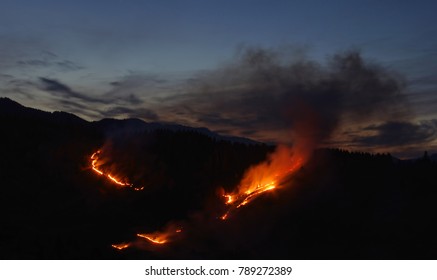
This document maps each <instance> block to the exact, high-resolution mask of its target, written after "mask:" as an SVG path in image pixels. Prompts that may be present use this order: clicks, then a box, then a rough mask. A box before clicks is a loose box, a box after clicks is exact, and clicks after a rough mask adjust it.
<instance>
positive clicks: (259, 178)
mask: <svg viewBox="0 0 437 280" xmlns="http://www.w3.org/2000/svg"><path fill="white" fill-rule="evenodd" d="M303 159H304V157H303V155H299V154H298V153H296V152H295V151H293V150H292V149H291V148H289V147H285V146H278V148H277V149H276V150H275V152H273V153H272V154H271V155H270V156H269V158H268V159H267V160H266V161H264V162H262V163H260V164H258V165H256V166H253V167H251V168H249V169H248V170H247V171H246V173H245V174H244V176H243V179H242V180H241V182H240V184H239V186H238V188H237V189H236V190H235V191H234V192H232V193H230V194H225V195H224V197H225V199H226V201H225V204H226V205H229V209H228V211H227V212H226V213H225V214H224V215H223V216H221V217H220V219H222V220H226V219H227V218H228V217H229V214H230V212H232V211H233V210H235V209H237V208H240V207H242V206H244V205H246V204H248V203H250V202H251V201H252V200H254V199H255V198H257V197H258V196H259V195H261V194H263V193H265V192H269V191H272V190H274V189H277V188H278V187H280V186H281V183H282V181H283V180H284V179H285V178H286V177H287V176H288V175H290V174H292V173H294V172H295V171H297V170H298V169H299V167H301V165H302V163H303Z"/></svg>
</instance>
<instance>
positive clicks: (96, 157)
mask: <svg viewBox="0 0 437 280" xmlns="http://www.w3.org/2000/svg"><path fill="white" fill-rule="evenodd" d="M100 154H101V151H100V150H98V151H97V152H95V153H93V154H92V155H91V168H92V169H93V171H94V172H95V173H97V174H98V175H100V176H104V177H106V178H108V179H109V180H110V181H112V182H113V183H115V184H117V185H119V186H122V187H130V188H132V189H133V190H135V191H141V190H143V189H144V187H134V185H133V184H131V183H127V182H123V181H121V180H119V179H117V178H115V177H114V175H112V174H110V173H107V172H105V171H103V170H102V169H99V167H98V166H99V155H100Z"/></svg>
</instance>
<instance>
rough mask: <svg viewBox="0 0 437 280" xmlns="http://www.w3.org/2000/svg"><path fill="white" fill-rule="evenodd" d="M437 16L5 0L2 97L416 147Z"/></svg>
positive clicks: (429, 86) (317, 7) (0, 27)
mask: <svg viewBox="0 0 437 280" xmlns="http://www.w3.org/2000/svg"><path fill="white" fill-rule="evenodd" d="M435 11H437V2H435V1H343V0H341V1H321V0H317V1H283V0H277V1H276V0H275V1H271V0H263V1H260V0H238V1H228V0H220V1H213V0H211V1H201V0H197V1H194V0H186V1H167V0H163V1H139V0H138V1H135V0H131V1H121V0H119V1H116V0H104V1H103V0H101V1H100V0H99V1H97V0H96V1H83V0H76V1H59V0H57V1H55V0H41V1H37V0H36V1H31V0H29V1H22V0H2V1H1V2H0V96H5V97H9V98H12V99H14V100H15V101H17V102H20V103H22V104H23V105H25V106H30V107H36V108H38V109H42V110H47V111H66V112H71V113H74V114H76V115H78V116H80V117H82V118H84V119H86V120H89V121H92V120H100V119H102V118H106V117H111V118H128V117H137V118H141V119H143V120H145V121H160V122H176V123H180V124H184V125H190V126H196V127H197V126H200V127H208V128H210V129H211V130H214V131H217V132H220V133H223V134H232V135H238V136H244V137H249V138H253V139H256V140H261V141H267V142H289V141H290V139H294V137H296V134H298V135H299V137H303V138H304V139H305V138H306V137H309V138H311V139H316V140H315V141H317V144H318V145H322V146H335V147H341V148H346V149H353V150H363V151H370V152H392V153H393V154H395V155H398V156H400V157H405V156H414V155H417V156H419V155H421V153H423V151H424V150H428V151H430V152H435V151H437V111H436V110H435V108H437V17H436V16H435ZM302 108H305V109H302ZM302 115H305V116H309V115H310V117H306V118H303V117H302ZM316 123H317V125H315V124H316ZM302 130H303V131H304V132H303V133H302V132H299V131H302ZM296 131H297V132H296ZM291 141H293V140H291Z"/></svg>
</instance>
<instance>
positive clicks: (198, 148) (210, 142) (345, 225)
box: [0, 99, 437, 259]
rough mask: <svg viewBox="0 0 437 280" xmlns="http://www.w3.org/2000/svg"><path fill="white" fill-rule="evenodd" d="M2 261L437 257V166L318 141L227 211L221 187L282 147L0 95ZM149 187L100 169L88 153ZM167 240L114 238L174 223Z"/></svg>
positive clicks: (235, 182)
mask: <svg viewBox="0 0 437 280" xmlns="http://www.w3.org/2000/svg"><path fill="white" fill-rule="evenodd" d="M0 125H1V129H2V136H1V137H0V182H1V183H0V211H1V213H2V215H1V217H2V219H1V221H0V223H1V225H0V258H2V259H136V258H140V259H149V258H154V259H155V258H176V259H178V258H185V259H199V258H202V259H203V258H206V259H222V258H223V259H437V230H436V229H435V228H436V227H435V224H436V223H437V218H436V215H437V203H436V201H437V164H436V163H435V162H433V161H432V157H429V156H428V155H427V154H425V155H424V156H423V157H422V158H419V159H417V160H410V161H401V160H397V159H395V158H393V157H392V156H390V155H388V154H382V155H380V154H378V155H372V154H366V153H350V152H347V151H341V150H333V149H331V150H327V149H324V150H317V151H315V152H314V154H313V156H312V158H311V159H310V160H309V161H308V162H307V163H306V164H305V165H304V166H303V167H302V168H301V169H300V170H299V171H298V172H297V173H296V174H294V175H293V176H292V177H291V178H288V180H287V181H286V182H285V184H284V187H283V188H282V189H280V190H277V191H275V192H271V193H266V194H265V195H263V196H260V197H259V198H257V199H256V200H255V201H253V203H251V204H250V205H247V206H246V207H242V208H241V209H239V210H238V211H236V212H235V213H233V215H232V216H231V217H230V218H229V219H228V220H226V221H221V220H220V219H218V217H219V216H220V215H221V214H223V201H222V198H221V197H220V190H222V192H223V190H225V191H231V190H232V189H233V188H234V187H235V186H236V185H238V183H239V180H240V179H241V177H242V175H243V174H244V171H245V170H246V169H247V168H248V167H249V166H251V165H253V164H255V163H258V162H261V161H263V160H264V159H265V158H266V156H267V154H268V153H269V152H271V151H272V150H273V149H274V147H271V146H267V145H264V144H261V143H256V142H254V141H250V140H247V139H241V138H231V137H222V136H219V135H216V134H214V133H212V132H210V131H208V130H207V129H194V128H188V127H182V126H177V125H161V124H146V123H144V122H142V121H139V120H124V121H117V120H102V121H100V122H92V123H90V122H86V121H84V120H82V119H80V118H78V117H76V116H74V115H71V114H67V113H62V112H58V113H47V112H42V111H39V110H34V109H30V108H26V107H23V106H21V105H19V104H18V103H15V102H13V101H11V100H9V99H0ZM99 149H100V150H102V151H103V152H102V154H103V158H102V159H103V160H104V161H105V166H106V168H108V169H111V170H115V171H114V172H118V173H119V174H123V176H125V177H127V178H129V180H130V181H131V182H132V183H134V184H135V185H137V186H142V187H144V189H143V190H141V191H135V190H133V189H132V188H123V187H119V186H117V185H116V184H113V183H111V182H109V181H108V180H107V179H105V178H104V177H102V176H98V175H97V174H96V173H95V172H93V170H92V168H91V160H90V156H91V155H92V154H93V153H94V152H96V151H97V150H99ZM172 223H178V224H179V225H183V228H184V232H183V234H181V237H180V238H179V239H178V240H176V241H175V242H173V243H170V244H165V245H163V246H160V247H151V246H143V245H141V244H139V245H135V246H132V247H129V248H127V249H125V250H122V251H119V250H116V249H114V248H112V247H111V244H117V243H121V242H126V241H129V242H130V241H133V240H135V236H136V233H138V232H153V231H156V230H159V229H162V228H163V227H166V226H167V227H168V225H169V224H172Z"/></svg>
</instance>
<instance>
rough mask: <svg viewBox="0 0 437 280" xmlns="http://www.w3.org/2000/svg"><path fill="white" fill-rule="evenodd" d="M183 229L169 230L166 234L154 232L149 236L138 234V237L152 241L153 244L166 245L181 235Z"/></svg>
mask: <svg viewBox="0 0 437 280" xmlns="http://www.w3.org/2000/svg"><path fill="white" fill-rule="evenodd" d="M181 232H182V229H180V228H178V229H176V230H174V229H169V230H167V231H164V232H154V233H149V234H143V233H138V234H137V236H138V237H141V238H144V239H146V240H148V241H150V242H151V243H153V244H158V245H161V244H165V243H168V242H170V241H172V240H173V238H174V237H175V236H176V234H178V233H181Z"/></svg>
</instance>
